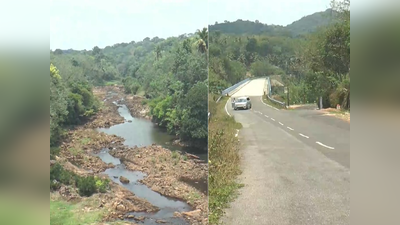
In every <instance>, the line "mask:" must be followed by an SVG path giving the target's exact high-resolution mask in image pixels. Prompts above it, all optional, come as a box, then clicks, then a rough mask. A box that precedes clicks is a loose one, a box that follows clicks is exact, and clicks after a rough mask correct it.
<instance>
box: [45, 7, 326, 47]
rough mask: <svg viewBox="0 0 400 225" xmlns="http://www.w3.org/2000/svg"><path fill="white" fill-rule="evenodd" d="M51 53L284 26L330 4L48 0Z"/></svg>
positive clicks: (324, 8)
mask: <svg viewBox="0 0 400 225" xmlns="http://www.w3.org/2000/svg"><path fill="white" fill-rule="evenodd" d="M50 2H51V6H50V8H51V10H50V49H52V50H55V49H57V48H60V49H70V48H72V49H75V50H83V49H87V50H89V49H92V48H93V47H94V46H98V47H100V48H104V47H106V46H108V45H113V44H116V43H121V42H126V43H128V42H131V41H141V40H143V39H144V38H146V37H150V38H153V37H156V36H157V37H159V38H167V37H171V36H179V35H181V34H185V33H194V32H195V31H196V30H197V29H201V28H203V27H206V26H207V25H208V24H214V23H215V22H216V21H218V22H223V21H224V20H228V21H236V20H237V19H243V20H251V21H255V20H259V21H260V22H262V23H267V24H276V25H287V24H290V23H292V22H293V21H296V20H298V19H300V18H302V17H303V16H306V15H309V14H312V13H314V12H319V11H324V10H326V9H327V8H329V3H330V0H273V1H272V0H113V1H110V0H51V1H50Z"/></svg>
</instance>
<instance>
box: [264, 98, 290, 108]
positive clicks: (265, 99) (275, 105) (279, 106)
mask: <svg viewBox="0 0 400 225" xmlns="http://www.w3.org/2000/svg"><path fill="white" fill-rule="evenodd" d="M262 99H263V101H264V103H265V104H268V105H271V106H274V107H275V108H278V109H286V108H285V107H283V106H282V105H281V104H278V103H276V102H273V101H271V100H269V98H268V97H267V96H265V95H264V96H263V97H262Z"/></svg>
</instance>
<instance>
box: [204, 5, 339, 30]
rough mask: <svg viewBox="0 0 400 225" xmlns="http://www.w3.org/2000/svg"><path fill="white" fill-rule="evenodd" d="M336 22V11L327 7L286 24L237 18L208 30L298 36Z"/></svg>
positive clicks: (216, 24)
mask: <svg viewBox="0 0 400 225" xmlns="http://www.w3.org/2000/svg"><path fill="white" fill-rule="evenodd" d="M336 22H338V12H337V11H336V10H334V9H332V8H329V9H327V10H325V11H323V12H316V13H313V14H311V15H308V16H304V17H303V18H301V19H299V20H297V21H294V22H293V23H291V24H289V25H287V26H280V25H273V24H263V23H260V21H258V20H256V21H254V22H253V21H248V20H242V19H238V20H236V21H234V22H229V21H225V22H224V23H217V22H216V23H215V24H214V25H210V26H209V30H210V32H213V31H220V32H221V33H225V34H235V35H269V36H286V37H298V36H302V35H304V34H308V33H312V32H315V31H316V30H317V29H318V28H320V27H325V26H328V25H331V24H334V23H336Z"/></svg>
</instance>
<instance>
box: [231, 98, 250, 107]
mask: <svg viewBox="0 0 400 225" xmlns="http://www.w3.org/2000/svg"><path fill="white" fill-rule="evenodd" d="M239 108H242V109H251V100H250V98H249V97H239V98H237V99H236V100H235V102H234V103H233V109H234V110H237V109H239Z"/></svg>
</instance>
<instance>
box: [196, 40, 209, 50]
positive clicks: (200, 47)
mask: <svg viewBox="0 0 400 225" xmlns="http://www.w3.org/2000/svg"><path fill="white" fill-rule="evenodd" d="M196 45H197V50H198V51H199V52H201V53H205V52H207V44H206V42H205V41H204V40H203V39H199V40H197V42H196Z"/></svg>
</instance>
